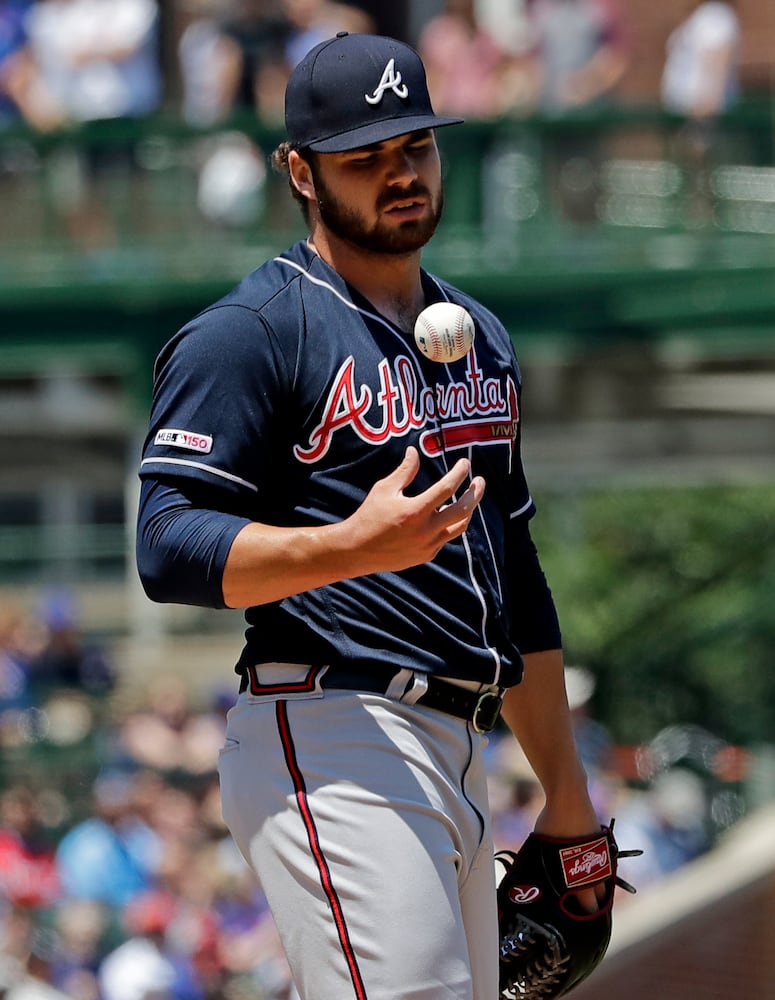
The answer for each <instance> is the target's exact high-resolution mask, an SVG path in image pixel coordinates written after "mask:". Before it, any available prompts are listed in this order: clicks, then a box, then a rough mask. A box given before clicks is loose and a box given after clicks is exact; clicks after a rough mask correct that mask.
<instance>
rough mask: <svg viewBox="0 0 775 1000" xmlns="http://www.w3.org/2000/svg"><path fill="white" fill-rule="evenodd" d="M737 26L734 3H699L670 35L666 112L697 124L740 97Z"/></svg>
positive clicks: (664, 97) (665, 75)
mask: <svg viewBox="0 0 775 1000" xmlns="http://www.w3.org/2000/svg"><path fill="white" fill-rule="evenodd" d="M739 58H740V22H739V20H738V16H737V13H736V11H735V9H734V4H733V3H721V2H718V0H709V2H708V0H703V2H701V3H697V4H695V6H694V9H693V10H692V12H691V13H690V14H689V16H688V17H687V18H686V19H685V20H684V21H682V22H681V23H680V24H679V25H678V27H676V28H675V29H674V30H673V32H672V33H671V34H670V37H669V38H668V40H667V55H666V59H665V65H664V70H663V73H662V101H663V103H664V106H665V107H666V108H667V109H668V110H669V111H673V112H675V113H676V114H679V115H686V116H687V117H690V118H692V119H695V120H696V121H708V120H710V119H713V118H715V117H716V116H717V115H719V114H720V113H722V112H724V111H727V110H728V109H729V108H731V107H732V106H733V105H734V104H735V102H736V101H737V99H738V97H739V95H740V84H739V79H738V71H739V65H738V63H739Z"/></svg>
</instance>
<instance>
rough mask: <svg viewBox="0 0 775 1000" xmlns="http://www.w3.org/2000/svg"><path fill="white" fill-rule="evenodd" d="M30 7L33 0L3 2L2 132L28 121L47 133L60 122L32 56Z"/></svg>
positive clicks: (0, 27) (0, 18)
mask: <svg viewBox="0 0 775 1000" xmlns="http://www.w3.org/2000/svg"><path fill="white" fill-rule="evenodd" d="M31 6H32V3H31V0H0V129H2V128H3V127H5V126H7V125H13V124H17V123H19V122H26V123H27V124H29V125H31V126H32V127H33V128H36V129H39V130H40V131H47V130H49V129H51V128H55V127H56V126H57V125H58V124H59V123H60V121H61V117H60V115H59V113H58V111H57V109H56V107H55V104H54V102H53V101H52V100H50V99H49V98H48V97H47V96H46V94H45V92H44V90H43V88H41V86H40V82H39V79H38V72H37V66H36V64H35V61H34V59H33V58H32V55H31V53H30V49H29V45H28V37H27V28H26V18H27V15H28V14H29V11H30V8H31Z"/></svg>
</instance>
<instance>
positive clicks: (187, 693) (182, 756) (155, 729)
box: [118, 675, 226, 775]
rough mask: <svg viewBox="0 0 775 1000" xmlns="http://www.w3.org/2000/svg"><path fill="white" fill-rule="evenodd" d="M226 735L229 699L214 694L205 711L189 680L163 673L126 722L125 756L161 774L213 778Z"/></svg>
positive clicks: (122, 741)
mask: <svg viewBox="0 0 775 1000" xmlns="http://www.w3.org/2000/svg"><path fill="white" fill-rule="evenodd" d="M225 731H226V710H225V707H224V705H223V699H221V698H219V697H218V696H217V695H214V696H213V698H212V700H211V703H210V705H208V706H207V707H206V708H205V709H203V710H199V709H198V708H197V706H196V705H195V702H194V697H193V694H192V692H191V690H190V686H189V684H188V682H187V681H186V680H184V679H183V678H182V677H178V676H172V675H162V676H160V677H157V678H155V679H154V680H153V681H152V682H151V684H150V685H149V686H148V689H147V693H146V696H145V698H144V700H143V702H142V703H141V704H139V705H137V706H136V707H135V708H134V709H133V710H132V711H131V712H128V713H127V714H126V716H125V717H124V719H123V720H122V721H121V722H120V725H119V740H118V746H119V752H121V753H123V754H125V755H126V758H127V760H128V761H129V762H131V763H133V764H136V765H139V766H141V767H149V768H153V769H155V770H157V771H161V772H165V771H166V772H172V771H179V772H182V773H183V774H190V775H195V774H208V773H209V774H212V773H214V771H215V766H216V762H217V760H218V751H219V750H220V748H221V747H222V746H223V738H224V733H225Z"/></svg>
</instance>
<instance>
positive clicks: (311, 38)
mask: <svg viewBox="0 0 775 1000" xmlns="http://www.w3.org/2000/svg"><path fill="white" fill-rule="evenodd" d="M282 8H283V12H284V14H285V17H286V19H287V22H288V26H289V31H288V37H287V39H286V43H285V63H286V68H287V70H288V72H290V71H291V70H292V69H293V68H294V67H295V66H296V64H297V63H299V62H301V60H302V59H303V58H304V56H305V55H306V54H307V53H308V52H309V51H310V49H312V48H314V47H315V46H316V45H317V44H318V43H319V42H322V41H325V39H326V38H333V36H334V35H335V34H336V33H337V32H338V31H349V32H358V31H359V32H365V33H369V32H373V31H374V22H373V20H372V18H371V16H370V15H369V14H367V13H366V12H365V11H363V10H361V8H360V7H357V6H354V5H352V4H347V3H336V2H333V0H282Z"/></svg>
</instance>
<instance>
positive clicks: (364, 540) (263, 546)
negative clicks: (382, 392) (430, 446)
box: [137, 448, 484, 608]
mask: <svg viewBox="0 0 775 1000" xmlns="http://www.w3.org/2000/svg"><path fill="white" fill-rule="evenodd" d="M418 469H419V456H418V454H417V451H416V450H415V449H414V448H408V449H407V451H406V454H405V456H404V459H403V461H402V462H401V464H400V465H399V466H398V467H397V468H396V469H395V470H393V472H391V473H390V474H389V475H388V476H386V477H385V478H384V479H381V480H379V481H378V482H376V483H375V484H374V486H373V487H372V489H371V490H370V491H369V493H368V494H367V496H366V498H365V499H364V501H363V503H362V504H361V505H360V507H358V509H357V510H356V511H355V512H354V513H353V514H352V515H351V516H350V517H348V518H346V519H344V520H342V521H340V522H338V523H334V524H327V525H316V526H309V527H278V526H275V525H270V524H262V523H258V522H254V521H245V519H244V518H239V517H237V516H233V515H230V514H228V513H225V512H223V511H218V510H213V509H208V508H207V507H206V506H204V505H203V503H202V497H203V495H204V494H203V493H202V492H201V491H198V492H197V491H194V492H191V491H187V492H185V493H184V492H183V489H182V488H181V489H180V490H176V489H175V488H174V486H170V485H164V486H162V485H161V484H155V483H150V484H148V483H146V485H145V487H144V489H143V495H142V500H141V504H140V511H139V517H138V532H137V565H138V570H139V573H140V579H141V581H142V583H143V586H144V587H145V590H146V593H147V594H148V596H149V597H151V598H152V599H153V600H157V601H166V602H175V603H183V604H203V605H215V606H221V607H230V608H244V607H251V606H254V605H258V604H265V603H268V602H271V601H278V600H282V599H283V598H285V597H289V596H291V595H292V594H297V593H301V592H303V591H306V590H312V589H314V588H316V587H322V586H325V585H326V584H330V583H334V582H336V581H338V580H344V579H349V578H351V577H356V576H363V575H366V574H368V573H376V572H386V571H399V570H402V569H407V568H408V567H410V566H416V565H419V564H421V563H424V562H428V561H430V560H431V559H433V558H434V556H435V555H436V553H437V552H438V551H439V550H440V549H441V548H442V546H443V545H445V544H446V543H447V542H448V541H450V540H452V539H453V538H456V537H458V536H459V535H461V534H462V533H463V532H464V531H465V530H466V528H467V527H468V523H469V521H470V519H471V516H472V514H473V512H474V510H475V509H476V507H477V505H478V504H479V501H480V500H481V498H482V496H483V494H484V481H483V480H482V479H481V477H475V478H474V479H472V480H471V481H470V482H469V484H468V486H467V488H465V489H464V491H463V492H462V493H461V494H460V496H459V497H456V496H455V495H456V493H457V492H458V490H459V489H460V488H461V487H462V486H463V484H464V483H465V481H466V480H467V479H468V477H469V474H470V466H469V463H468V460H466V459H461V460H460V461H459V462H457V463H456V464H455V465H454V466H453V467H452V468H451V469H450V470H449V471H448V472H447V473H446V474H445V475H444V476H442V477H441V478H440V479H439V480H438V481H437V482H436V483H435V484H433V485H432V486H430V487H429V488H428V489H427V490H425V491H424V492H423V493H421V494H419V495H418V496H414V497H411V496H406V494H405V490H406V489H407V488H408V487H409V486H410V485H411V483H412V482H413V480H414V478H415V476H416V475H417V472H418Z"/></svg>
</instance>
